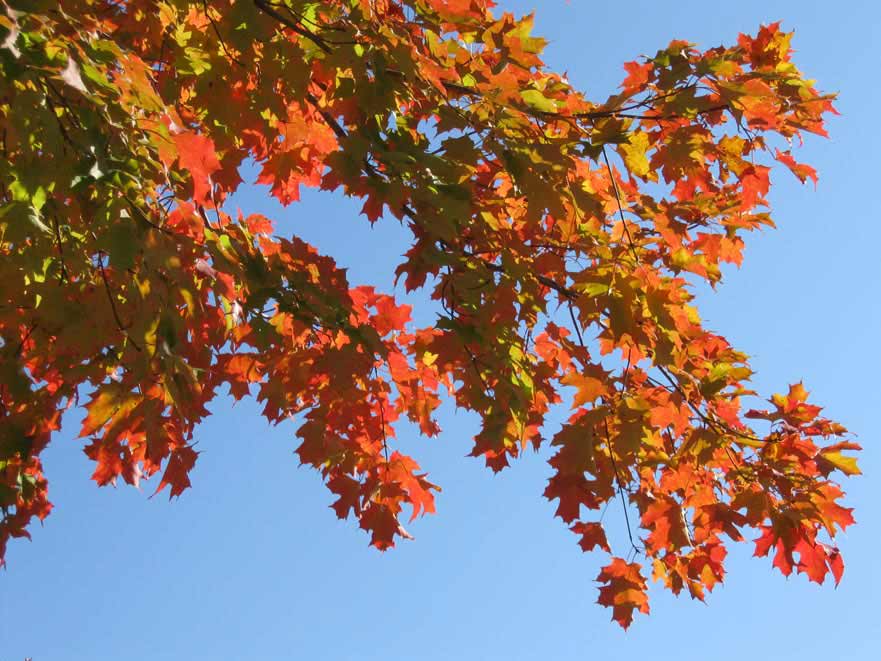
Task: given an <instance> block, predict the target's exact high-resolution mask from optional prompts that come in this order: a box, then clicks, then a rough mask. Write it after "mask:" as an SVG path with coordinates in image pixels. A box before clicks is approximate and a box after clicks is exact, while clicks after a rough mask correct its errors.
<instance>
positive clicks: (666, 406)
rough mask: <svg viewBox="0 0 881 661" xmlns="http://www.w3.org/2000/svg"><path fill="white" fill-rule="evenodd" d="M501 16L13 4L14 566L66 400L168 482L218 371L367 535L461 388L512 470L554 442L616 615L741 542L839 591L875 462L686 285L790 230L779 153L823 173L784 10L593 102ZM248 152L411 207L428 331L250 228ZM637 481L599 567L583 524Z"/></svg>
mask: <svg viewBox="0 0 881 661" xmlns="http://www.w3.org/2000/svg"><path fill="white" fill-rule="evenodd" d="M492 5H493V3H492V2H491V0H447V1H441V0H326V1H323V2H305V1H301V0H276V1H274V2H270V0H214V1H212V2H206V1H205V0H202V1H198V0H163V1H159V0H64V1H63V2H60V3H58V2H49V1H47V0H5V3H2V4H0V7H2V13H0V67H2V79H0V136H2V145H0V146H2V151H3V161H2V163H3V169H2V171H0V195H2V199H0V357H2V359H0V507H2V521H0V562H2V557H3V553H4V551H5V548H6V544H7V542H8V541H9V539H10V538H14V537H22V536H27V534H28V533H27V526H28V525H29V523H31V522H32V520H33V519H34V518H37V519H43V518H44V517H46V516H47V515H48V514H49V512H50V509H51V504H50V502H49V500H48V491H47V489H48V485H47V482H46V479H45V477H44V476H43V473H42V468H41V463H40V454H41V452H42V451H43V450H44V449H45V448H46V446H47V445H48V443H49V441H50V439H51V437H52V434H53V433H54V432H56V431H57V430H58V429H59V426H60V424H61V419H62V414H63V413H64V411H65V410H67V409H68V408H70V407H72V406H75V405H81V406H82V408H84V409H85V418H84V420H83V422H82V428H81V431H80V435H81V437H83V438H87V439H88V445H86V446H85V452H86V454H87V455H88V456H89V457H90V458H91V459H93V460H94V462H95V471H94V474H93V476H92V479H94V480H95V481H96V482H97V483H98V484H100V485H106V484H109V483H115V482H116V481H118V480H120V479H121V480H123V481H125V482H127V483H129V484H134V485H137V484H139V482H140V480H141V479H144V478H147V477H150V476H152V475H154V474H157V473H158V474H160V477H159V479H158V486H157V491H162V490H163V489H165V488H168V491H169V493H170V495H171V496H177V495H179V494H181V493H182V492H183V491H184V490H185V489H186V488H188V487H189V486H190V478H189V473H190V471H191V469H192V468H193V466H194V464H195V462H196V459H197V455H198V453H197V452H196V451H195V450H194V449H193V447H192V439H193V435H194V430H195V428H196V426H197V425H198V423H199V421H200V420H202V419H203V418H204V417H205V416H206V415H207V414H208V411H207V409H206V404H207V403H208V402H209V401H211V400H212V399H213V398H215V397H216V396H217V395H218V393H219V392H223V391H224V386H225V387H226V388H227V389H228V391H229V392H230V393H231V395H232V396H233V397H234V398H236V399H239V398H242V397H245V396H254V397H256V398H257V399H258V400H259V401H260V402H261V403H262V405H263V414H264V415H265V417H266V418H267V420H269V421H270V422H272V423H279V422H282V421H284V420H287V419H289V418H293V419H295V420H296V421H297V424H298V425H299V426H298V428H297V431H296V434H297V436H298V438H299V446H298V448H297V450H296V451H297V454H298V455H299V459H300V461H301V462H302V463H304V464H307V465H309V466H312V467H314V468H315V469H317V471H319V472H320V474H321V476H322V477H323V479H324V482H325V483H326V485H327V487H328V488H329V489H330V491H331V492H332V493H333V494H334V495H335V498H336V500H335V502H334V503H333V505H332V507H333V509H334V510H335V512H336V514H337V515H338V516H339V517H341V518H346V517H354V518H355V519H356V520H357V521H358V523H359V525H360V526H361V527H362V528H363V529H365V530H366V531H367V532H368V533H369V534H370V540H371V543H372V544H373V545H375V546H376V547H378V548H380V549H386V548H388V547H390V546H392V545H393V544H394V542H395V540H396V538H398V537H409V535H408V533H407V532H406V530H405V528H404V527H403V525H402V523H401V519H402V518H403V517H404V516H406V515H407V514H409V516H410V518H411V519H412V518H415V517H417V516H419V515H420V514H422V513H425V512H433V511H434V499H433V492H434V491H435V490H437V489H438V487H437V486H435V485H434V484H433V483H432V482H430V481H429V479H428V477H427V474H426V473H424V472H422V469H421V468H420V466H419V465H418V464H417V463H416V461H415V460H414V459H413V458H411V457H409V456H406V455H404V454H402V453H401V452H400V451H398V450H395V447H394V446H395V442H394V434H395V431H394V430H395V423H396V421H397V420H399V419H402V418H406V419H409V420H410V421H412V422H413V423H415V425H416V426H418V429H419V430H420V431H421V433H422V434H424V435H426V436H434V435H436V434H438V433H439V431H440V429H439V427H438V424H437V422H436V420H435V412H436V410H437V408H438V406H439V405H440V404H441V399H442V397H443V396H445V395H444V393H447V394H448V396H449V397H450V398H451V399H452V401H453V402H454V403H455V405H456V406H458V407H461V408H464V409H468V410H470V411H473V412H475V413H476V414H477V415H478V416H479V418H480V421H481V428H480V431H479V433H478V434H477V435H476V436H475V438H474V443H473V448H472V450H471V454H472V455H474V456H476V457H483V458H484V459H485V461H486V464H487V465H488V466H489V467H490V468H492V469H493V470H495V471H498V470H501V469H502V468H504V467H505V466H506V465H507V464H508V463H509V461H511V460H512V459H513V458H515V457H517V456H518V455H520V454H521V453H522V452H523V451H524V450H525V449H527V448H528V447H535V448H538V447H540V446H542V445H545V444H550V445H551V446H553V447H554V448H555V453H554V455H553V457H552V458H551V459H550V465H551V468H552V471H553V473H552V476H551V478H550V480H549V483H548V485H547V488H546V490H545V493H544V495H545V496H546V497H547V498H548V499H551V500H555V501H556V502H557V510H556V514H557V516H559V517H560V518H561V519H562V520H563V521H564V522H565V523H566V525H568V526H569V527H571V530H572V531H573V532H574V533H575V534H576V536H577V537H578V540H579V543H580V545H581V547H582V548H583V549H584V550H585V551H591V550H594V549H597V548H599V549H601V550H603V551H604V552H606V553H609V554H610V555H611V560H610V562H609V564H607V565H606V566H605V567H604V568H603V569H602V571H601V573H600V575H599V576H598V581H599V582H600V584H601V588H600V596H599V603H601V604H603V605H605V606H608V607H610V608H612V611H613V617H614V619H615V620H617V621H618V622H619V623H620V624H621V625H623V626H625V627H626V626H628V625H629V624H630V622H631V620H632V618H633V616H634V613H635V612H636V611H640V612H648V610H649V605H648V597H647V593H646V590H647V578H648V573H649V572H650V575H651V577H652V578H654V579H655V580H658V581H660V582H662V583H663V584H664V585H665V586H666V587H667V588H669V589H670V590H672V591H673V592H674V593H677V594H678V593H680V592H681V591H682V590H687V592H688V593H689V594H690V595H691V596H692V597H694V598H698V599H703V598H704V595H705V592H706V591H707V590H712V589H713V587H714V586H715V585H716V584H717V583H718V582H720V581H721V580H722V579H723V577H724V559H725V555H726V542H727V541H729V540H733V541H741V540H743V539H744V534H745V533H746V532H749V531H750V530H754V531H756V532H757V534H758V539H756V541H755V554H756V555H758V556H765V555H768V554H773V564H774V566H775V567H777V568H778V569H779V570H780V571H781V572H783V573H784V574H786V575H789V574H790V573H791V572H793V571H796V572H801V573H805V574H807V576H808V578H809V579H810V580H813V581H816V582H818V583H821V582H823V581H824V578H825V577H826V575H827V574H828V573H829V572H831V573H832V576H833V577H834V579H835V581H836V582H837V581H839V580H840V578H841V575H842V571H843V563H842V559H841V555H840V553H839V551H838V549H837V548H836V547H835V546H834V545H833V544H832V538H834V537H835V535H836V533H837V532H838V531H840V530H842V529H844V528H845V527H846V526H847V525H849V524H850V523H852V522H853V518H852V515H851V510H850V509H849V508H846V507H844V506H843V505H842V504H841V499H842V496H843V492H842V490H841V488H840V487H839V486H838V484H837V483H836V482H835V481H834V479H833V477H832V473H833V472H835V471H837V472H839V473H841V474H843V475H853V474H857V473H858V472H859V470H858V468H857V465H856V461H855V459H854V458H853V456H852V455H850V454H848V451H851V450H858V449H859V447H858V446H857V445H856V444H855V443H854V442H853V441H852V440H851V439H850V437H849V436H848V435H847V432H846V430H845V429H844V428H843V427H842V426H841V425H839V424H837V423H835V422H832V421H830V420H827V419H825V418H823V417H821V415H820V413H821V409H820V408H819V407H818V406H816V405H814V404H812V403H808V401H807V392H806V390H805V388H804V387H803V386H802V385H801V384H796V385H793V386H790V388H789V390H788V392H786V393H785V394H775V395H773V396H772V397H771V398H770V400H768V403H767V404H764V405H761V404H756V403H755V400H756V397H757V395H756V393H754V392H753V391H752V390H751V389H750V386H749V381H750V376H751V370H750V367H749V365H748V362H747V357H746V355H745V354H744V353H742V352H740V351H738V350H736V349H735V348H733V347H732V346H731V345H729V343H728V342H727V341H726V340H725V339H724V338H723V337H722V336H720V335H718V334H716V333H713V332H712V331H710V330H708V329H706V328H705V327H704V326H703V325H702V323H701V319H700V316H699V314H698V311H697V309H696V308H695V307H694V305H693V290H694V287H695V286H696V284H698V283H700V282H704V283H709V284H711V285H715V284H716V283H718V282H719V280H720V278H721V277H722V271H721V267H722V265H723V264H724V263H733V264H738V265H739V264H740V262H741V253H742V250H743V246H744V243H743V236H744V234H745V233H746V232H750V231H752V230H755V229H758V228H762V227H768V226H772V225H773V223H772V220H771V217H770V216H769V213H768V208H767V207H768V203H767V200H766V195H767V193H768V190H769V186H770V178H769V173H770V167H771V165H772V163H773V162H774V161H776V162H778V163H780V164H782V165H783V166H785V167H786V168H788V169H789V170H791V171H792V173H794V174H795V176H797V177H798V178H799V179H800V180H802V181H806V180H807V179H811V180H813V181H814V182H816V179H817V175H816V173H815V171H814V170H813V169H812V168H811V167H809V166H807V165H804V164H801V163H798V162H797V161H796V160H795V158H794V156H793V155H792V152H791V146H792V145H793V144H794V143H796V142H798V141H800V139H801V138H802V135H803V134H804V133H806V132H807V133H814V134H819V135H825V130H824V123H823V122H824V117H825V116H826V115H827V114H829V113H832V112H834V109H833V106H832V97H831V96H829V95H825V94H822V93H820V92H818V91H817V90H816V89H815V87H814V85H813V82H812V81H810V80H807V79H805V78H804V77H803V76H802V74H801V72H800V71H799V70H798V69H797V68H796V67H795V65H794V64H793V63H792V62H791V60H790V56H791V49H790V38H791V34H789V33H786V32H783V31H781V29H780V27H779V25H776V24H775V25H769V26H764V27H762V28H761V29H760V30H759V31H758V33H757V34H756V35H755V36H749V35H740V36H739V37H738V38H737V42H736V44H735V45H733V46H730V47H717V48H711V49H709V50H704V51H702V50H699V49H698V48H697V47H696V46H695V45H693V44H689V43H686V42H683V41H674V42H672V43H671V44H670V45H669V46H668V47H667V48H665V49H663V50H661V51H659V52H658V53H657V54H656V55H655V56H653V57H650V58H642V59H640V60H637V61H634V62H630V63H627V64H626V65H625V69H626V77H625V78H624V80H623V83H622V84H621V87H620V88H619V90H618V91H617V93H615V94H613V95H612V96H610V97H609V98H608V99H606V100H605V101H602V102H593V101H590V100H588V99H587V98H585V97H584V96H583V95H582V94H580V93H579V92H578V91H577V90H575V89H573V87H572V86H571V85H570V83H569V82H568V81H567V79H566V78H565V77H564V76H561V75H559V74H557V73H554V72H552V71H549V70H548V69H547V68H546V67H545V65H544V64H543V62H542V61H541V59H540V54H541V51H542V48H543V46H544V42H543V40H541V39H539V38H537V37H534V36H532V34H531V18H530V17H525V18H515V17H514V16H512V15H510V14H502V15H499V16H495V15H494V14H493V12H492V9H493V7H492ZM249 162H253V163H255V164H256V166H257V167H258V168H259V176H258V178H257V182H258V183H261V184H266V185H268V186H269V187H270V189H271V193H272V195H274V196H275V197H276V198H277V199H278V200H280V201H281V202H282V203H284V204H290V203H293V202H295V201H297V199H298V197H299V192H300V189H301V187H303V186H307V187H320V188H322V189H325V190H339V191H342V193H344V194H345V195H348V196H351V197H356V198H359V199H361V200H363V214H364V215H365V216H366V217H367V219H368V220H369V221H370V222H371V223H373V222H378V221H380V220H381V219H383V220H382V222H393V221H392V220H390V219H397V221H399V222H401V223H402V224H403V225H404V226H405V227H406V228H408V229H409V231H410V232H411V234H412V242H411V246H410V249H409V250H408V252H407V253H406V255H405V256H404V259H403V261H402V263H401V264H399V265H398V266H397V269H396V271H395V274H396V277H397V278H398V279H399V281H401V282H402V283H403V285H404V287H405V288H406V290H407V291H412V290H424V291H425V292H426V298H428V297H430V299H431V300H432V301H433V302H434V303H435V304H439V305H440V307H441V309H442V313H441V314H440V315H439V317H438V320H437V322H436V323H435V324H434V325H432V326H428V327H423V328H417V327H415V325H414V324H413V323H412V321H411V315H410V313H411V310H410V308H409V307H408V306H406V305H401V304H399V303H398V302H396V300H395V298H394V296H393V295H391V294H386V293H382V292H379V291H377V290H376V289H375V288H374V287H370V286H353V285H351V284H350V283H349V282H348V281H347V278H346V274H345V271H344V270H343V269H342V268H340V267H338V266H337V265H336V263H335V262H334V260H333V259H331V258H330V257H328V256H324V255H321V254H319V253H318V252H317V251H316V250H315V249H314V248H312V247H311V246H310V245H308V244H307V243H305V242H304V241H302V240H300V239H298V238H296V237H292V238H284V237H282V236H279V235H276V234H275V231H276V230H275V224H274V223H273V221H272V220H270V219H268V218H265V217H263V216H260V215H243V214H241V213H239V214H238V215H237V216H235V217H234V216H232V215H230V214H229V213H228V211H227V210H225V209H224V202H225V201H226V200H227V198H228V197H229V196H230V194H231V193H233V192H234V191H235V190H236V189H237V188H238V187H239V186H241V185H242V180H241V178H240V170H241V166H242V165H243V164H244V163H249ZM288 235H289V232H288ZM567 403H568V404H569V405H570V406H571V415H570V416H569V418H568V420H567V422H566V423H565V424H564V425H563V426H562V428H560V429H559V430H557V431H556V432H555V433H553V435H552V436H550V437H549V438H546V436H545V434H548V433H549V432H548V430H547V429H546V425H545V424H544V423H545V418H546V416H547V414H548V412H549V410H550V408H551V407H552V406H554V405H557V404H563V405H565V404H567ZM619 500H620V505H616V507H617V506H620V508H621V512H622V516H623V517H626V526H627V534H628V539H626V540H620V542H621V543H623V544H624V545H625V546H624V547H622V548H624V553H623V554H622V553H621V552H620V551H621V549H619V552H618V553H617V554H613V553H612V550H611V547H610V544H609V541H608V540H607V538H606V532H605V529H604V527H603V524H602V523H601V520H600V518H601V517H600V516H599V511H600V510H602V509H603V508H604V507H606V506H607V505H609V504H616V503H618V501H619ZM726 538H727V540H726ZM637 560H643V561H644V563H645V564H646V565H647V566H645V567H644V566H643V563H642V562H637Z"/></svg>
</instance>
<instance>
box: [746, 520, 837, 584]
mask: <svg viewBox="0 0 881 661" xmlns="http://www.w3.org/2000/svg"><path fill="white" fill-rule="evenodd" d="M761 530H762V535H761V536H760V537H759V538H758V539H756V541H755V545H756V547H755V553H754V555H756V556H759V557H761V556H766V555H768V553H769V551H771V549H773V550H774V560H773V565H774V566H775V567H776V568H777V569H779V570H780V572H781V573H782V574H783V575H784V576H789V575H790V574H791V573H792V571H793V569H795V570H796V571H797V572H798V573H803V574H807V576H808V579H809V580H811V581H813V582H815V583H821V584H822V583H823V582H824V581H825V579H826V575H827V574H828V573H830V572H831V573H832V577H833V578H834V579H835V584H836V585H837V584H838V583H839V581H840V580H841V576H842V574H843V573H844V562H843V560H842V559H841V554H840V552H839V550H838V549H837V548H835V547H832V546H829V545H827V544H824V543H822V542H819V541H817V539H816V532H815V531H814V530H813V529H812V528H810V527H808V525H807V524H792V523H789V522H781V523H779V524H778V525H773V526H762V528H761ZM796 555H797V556H798V559H796V557H795V556H796Z"/></svg>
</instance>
